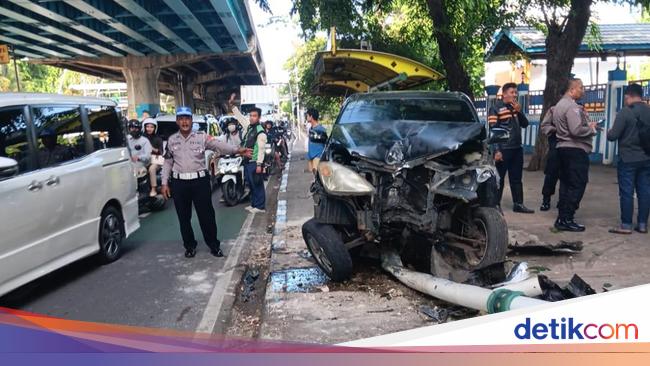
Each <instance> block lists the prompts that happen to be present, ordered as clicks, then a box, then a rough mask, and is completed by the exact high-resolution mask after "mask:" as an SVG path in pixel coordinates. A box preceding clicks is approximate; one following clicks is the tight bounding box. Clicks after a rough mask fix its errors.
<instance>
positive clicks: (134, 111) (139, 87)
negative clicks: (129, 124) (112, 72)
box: [122, 65, 160, 119]
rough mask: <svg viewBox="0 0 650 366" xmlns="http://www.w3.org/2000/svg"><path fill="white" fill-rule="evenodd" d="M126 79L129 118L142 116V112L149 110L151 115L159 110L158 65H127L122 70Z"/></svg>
mask: <svg viewBox="0 0 650 366" xmlns="http://www.w3.org/2000/svg"><path fill="white" fill-rule="evenodd" d="M122 73H123V74H124V78H125V79H126V87H127V94H128V98H129V112H128V115H129V118H138V119H140V118H142V112H144V111H149V113H150V115H151V116H155V115H156V114H157V113H158V112H160V91H159V89H158V76H159V75H160V67H158V66H152V65H147V66H146V67H138V66H135V67H129V66H127V67H126V68H124V69H123V70H122Z"/></svg>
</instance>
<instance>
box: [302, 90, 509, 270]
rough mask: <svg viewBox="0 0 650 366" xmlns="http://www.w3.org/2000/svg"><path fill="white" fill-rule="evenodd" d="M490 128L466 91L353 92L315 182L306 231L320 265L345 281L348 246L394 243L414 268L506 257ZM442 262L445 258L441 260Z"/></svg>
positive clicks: (480, 263) (483, 263)
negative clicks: (490, 148) (497, 204)
mask: <svg viewBox="0 0 650 366" xmlns="http://www.w3.org/2000/svg"><path fill="white" fill-rule="evenodd" d="M486 131H487V128H486V126H485V125H484V124H482V123H480V122H479V119H478V116H477V114H476V111H475V109H474V107H473V105H472V103H471V101H470V100H469V99H468V98H467V97H466V96H465V95H464V94H460V93H432V92H414V91H412V92H378V93H365V94H362V93H359V94H355V95H353V96H352V97H350V98H349V99H348V100H347V101H346V103H345V104H344V106H343V108H342V109H341V112H340V115H339V117H338V119H337V122H336V124H335V125H334V126H333V129H332V133H331V136H330V138H329V140H326V136H325V135H323V134H319V133H315V134H313V135H310V139H312V140H314V139H315V140H317V141H315V142H323V141H327V146H326V149H325V151H324V153H323V156H322V160H321V162H320V164H319V165H318V168H317V174H316V179H315V181H314V183H313V184H312V187H311V192H312V193H313V197H314V217H313V218H312V219H310V220H309V221H307V222H306V223H305V224H304V225H303V227H302V233H303V237H304V240H305V243H306V245H307V248H308V249H309V251H310V252H311V254H312V256H313V257H314V259H315V260H316V262H317V264H318V265H319V267H320V268H321V269H322V270H323V271H324V272H325V273H326V274H327V275H328V276H329V277H330V278H331V279H332V280H335V281H342V280H345V279H348V278H349V277H350V275H351V273H352V266H353V261H352V257H351V255H350V253H349V251H350V250H351V249H353V248H356V247H359V246H362V245H365V244H374V245H378V246H380V247H381V246H389V247H392V248H394V249H397V250H398V251H399V253H400V254H401V256H402V258H403V259H404V260H405V261H407V262H410V263H411V264H413V265H414V266H415V267H416V268H418V269H420V270H422V271H425V272H430V273H433V274H435V270H436V268H439V267H437V266H436V263H434V261H439V260H441V259H442V261H444V262H445V266H446V267H449V266H451V267H452V268H456V269H463V270H467V271H472V270H477V269H481V268H485V267H487V266H490V265H492V264H495V263H498V262H502V261H503V260H504V259H505V253H506V248H507V245H508V228H507V225H506V222H505V220H504V218H503V216H502V214H501V213H500V212H499V211H498V210H497V208H496V203H497V202H496V197H497V195H496V192H497V188H498V174H497V172H496V168H495V166H494V162H493V158H492V155H491V154H490V151H489V149H488V146H489V143H497V142H503V141H505V140H507V138H508V136H507V135H506V134H505V132H504V133H503V134H500V135H495V136H494V137H492V139H491V140H490V141H488V140H487V136H486ZM438 264H440V262H439V263H438Z"/></svg>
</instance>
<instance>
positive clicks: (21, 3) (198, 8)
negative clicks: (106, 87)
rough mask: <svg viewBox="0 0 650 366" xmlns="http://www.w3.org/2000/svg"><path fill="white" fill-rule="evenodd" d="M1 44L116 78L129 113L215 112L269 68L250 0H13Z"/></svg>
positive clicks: (8, 1) (5, 9)
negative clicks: (171, 102)
mask: <svg viewBox="0 0 650 366" xmlns="http://www.w3.org/2000/svg"><path fill="white" fill-rule="evenodd" d="M0 44H8V45H11V46H12V47H13V49H14V52H15V54H16V56H17V57H26V58H28V59H29V60H30V62H34V63H41V64H47V65H53V66H57V67H63V68H67V69H70V70H74V71H79V72H83V73H86V74H91V75H95V76H99V77H102V78H105V79H110V80H115V81H125V82H126V83H127V88H128V97H129V116H130V117H134V116H136V115H137V116H138V117H139V116H141V115H142V112H143V111H144V110H149V111H150V112H151V113H156V112H157V111H159V109H160V105H159V103H160V102H159V93H161V92H162V93H166V94H173V95H174V96H175V99H176V104H177V105H180V104H184V105H190V106H193V107H194V106H196V108H198V109H201V110H203V111H204V112H208V111H210V112H215V111H218V109H220V107H221V103H224V102H225V101H226V100H227V99H228V96H229V95H230V94H231V93H233V92H235V93H236V92H238V91H239V86H240V85H243V84H263V83H264V82H265V67H264V61H263V58H262V54H261V51H260V49H259V47H258V41H257V35H256V34H255V27H254V24H253V21H252V18H251V17H250V11H249V9H248V5H247V1H245V0H57V1H37V0H5V1H2V2H1V3H0Z"/></svg>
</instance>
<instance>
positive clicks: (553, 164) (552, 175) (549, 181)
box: [539, 107, 560, 211]
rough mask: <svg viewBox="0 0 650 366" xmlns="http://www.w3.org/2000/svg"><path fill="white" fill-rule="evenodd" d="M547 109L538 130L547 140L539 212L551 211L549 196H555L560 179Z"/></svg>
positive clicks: (553, 133)
mask: <svg viewBox="0 0 650 366" xmlns="http://www.w3.org/2000/svg"><path fill="white" fill-rule="evenodd" d="M554 109H555V107H551V108H549V110H548V111H547V112H546V115H545V116H544V119H543V120H542V124H541V126H540V129H541V131H542V133H543V134H544V135H546V137H547V138H548V153H546V167H545V168H544V186H542V206H541V207H540V208H539V210H540V211H548V210H550V209H551V196H553V195H554V194H555V186H557V181H558V180H559V179H560V177H559V171H558V161H557V136H555V131H556V130H555V126H554V125H553V110H554Z"/></svg>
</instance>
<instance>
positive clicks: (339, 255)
mask: <svg viewBox="0 0 650 366" xmlns="http://www.w3.org/2000/svg"><path fill="white" fill-rule="evenodd" d="M302 237H303V238H304V240H305V243H306V244H307V248H308V249H309V252H310V253H311V255H312V257H313V258H314V259H315V260H316V263H317V264H318V266H319V267H320V268H321V269H322V270H323V272H325V274H326V275H327V276H328V277H329V278H331V279H332V281H336V282H341V281H345V280H347V279H349V278H350V276H351V275H352V257H350V253H349V252H348V250H347V248H346V247H345V245H344V244H343V240H342V239H341V234H340V233H339V232H338V231H336V229H335V228H334V227H333V226H332V225H326V224H321V223H319V222H318V221H316V219H313V218H312V219H310V220H309V221H307V222H305V223H304V224H303V225H302Z"/></svg>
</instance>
